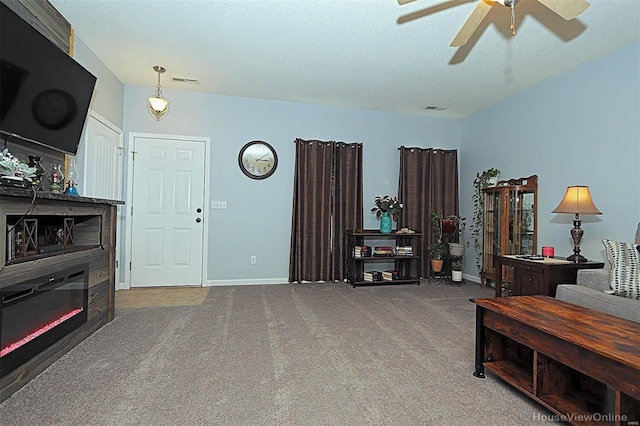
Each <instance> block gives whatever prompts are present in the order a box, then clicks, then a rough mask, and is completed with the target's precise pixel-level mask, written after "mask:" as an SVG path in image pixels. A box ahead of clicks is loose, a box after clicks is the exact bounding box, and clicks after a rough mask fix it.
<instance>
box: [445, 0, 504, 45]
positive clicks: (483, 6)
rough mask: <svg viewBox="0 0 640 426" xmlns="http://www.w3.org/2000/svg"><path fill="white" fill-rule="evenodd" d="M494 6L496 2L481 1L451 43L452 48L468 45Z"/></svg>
mask: <svg viewBox="0 0 640 426" xmlns="http://www.w3.org/2000/svg"><path fill="white" fill-rule="evenodd" d="M494 4H495V1H488V0H487V1H485V0H479V1H478V5H477V6H476V8H475V9H473V12H471V15H469V17H468V18H467V20H466V21H465V23H464V25H462V28H460V31H458V34H456V37H455V38H454V39H453V41H452V42H451V47H458V46H462V45H464V44H466V43H467V42H468V41H469V39H470V38H471V36H472V35H473V33H474V32H475V30H476V29H477V28H478V26H480V23H481V22H482V20H483V19H484V17H485V16H487V13H489V11H490V10H491V7H492V6H493V5H494Z"/></svg>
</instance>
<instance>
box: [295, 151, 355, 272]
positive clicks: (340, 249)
mask: <svg viewBox="0 0 640 426" xmlns="http://www.w3.org/2000/svg"><path fill="white" fill-rule="evenodd" d="M295 145H296V160H295V174H294V187H293V209H292V210H293V214H292V221H291V249H290V256H289V281H290V282H302V281H342V280H344V278H345V271H344V269H345V268H344V259H345V242H344V234H345V230H346V229H356V228H362V208H363V205H362V144H346V143H343V142H333V141H330V142H322V141H317V140H302V139H296V140H295Z"/></svg>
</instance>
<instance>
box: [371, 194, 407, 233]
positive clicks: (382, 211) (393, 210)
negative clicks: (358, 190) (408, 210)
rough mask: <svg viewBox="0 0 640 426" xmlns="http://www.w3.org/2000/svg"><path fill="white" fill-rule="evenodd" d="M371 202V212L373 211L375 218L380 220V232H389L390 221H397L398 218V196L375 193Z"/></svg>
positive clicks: (399, 207)
mask: <svg viewBox="0 0 640 426" xmlns="http://www.w3.org/2000/svg"><path fill="white" fill-rule="evenodd" d="M373 203H374V206H373V207H372V208H371V213H375V215H376V219H378V220H379V221H380V232H381V233H383V234H389V233H391V221H392V220H393V221H394V222H397V221H398V219H399V218H400V212H401V211H402V207H403V206H402V203H400V201H398V197H393V198H391V197H390V196H388V195H384V196H383V195H377V196H376V198H375V199H374V201H373Z"/></svg>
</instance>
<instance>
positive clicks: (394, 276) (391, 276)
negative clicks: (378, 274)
mask: <svg viewBox="0 0 640 426" xmlns="http://www.w3.org/2000/svg"><path fill="white" fill-rule="evenodd" d="M400 278H401V276H400V271H395V270H388V271H384V272H383V273H382V279H383V280H384V281H395V280H399V279H400Z"/></svg>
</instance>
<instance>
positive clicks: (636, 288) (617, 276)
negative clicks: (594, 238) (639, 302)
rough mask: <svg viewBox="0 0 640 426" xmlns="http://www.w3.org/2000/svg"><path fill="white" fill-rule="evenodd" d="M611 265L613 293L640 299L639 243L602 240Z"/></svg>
mask: <svg viewBox="0 0 640 426" xmlns="http://www.w3.org/2000/svg"><path fill="white" fill-rule="evenodd" d="M602 244H604V247H605V252H606V254H607V260H608V261H609V264H610V265H611V283H610V285H611V290H612V292H613V294H616V295H618V296H624V297H628V298H630V299H640V249H639V248H638V245H637V244H633V243H624V242H620V241H611V240H602Z"/></svg>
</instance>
